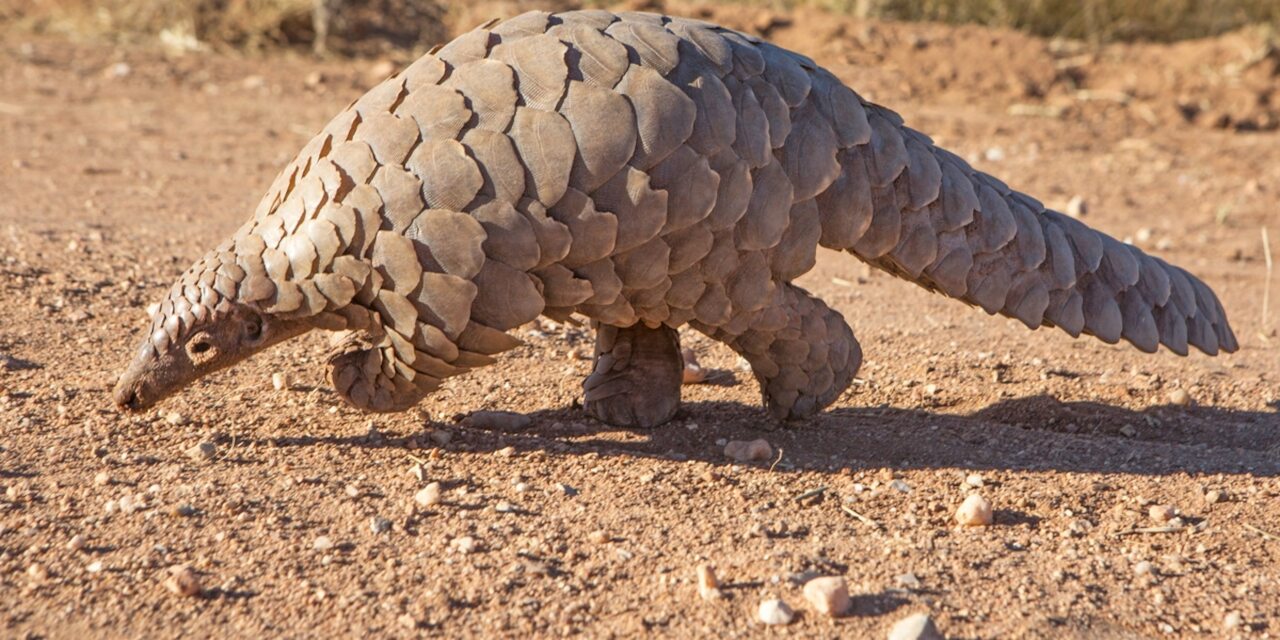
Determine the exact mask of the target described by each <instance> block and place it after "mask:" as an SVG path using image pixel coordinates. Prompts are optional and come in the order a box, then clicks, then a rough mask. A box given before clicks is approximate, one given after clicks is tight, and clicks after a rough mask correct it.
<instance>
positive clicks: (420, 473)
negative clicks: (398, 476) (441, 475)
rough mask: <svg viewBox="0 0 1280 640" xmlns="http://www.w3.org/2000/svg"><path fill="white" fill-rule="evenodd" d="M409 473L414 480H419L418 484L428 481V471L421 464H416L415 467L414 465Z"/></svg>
mask: <svg viewBox="0 0 1280 640" xmlns="http://www.w3.org/2000/svg"><path fill="white" fill-rule="evenodd" d="M409 473H410V474H411V475H412V476H413V477H414V478H417V479H418V482H422V481H423V480H426V479H427V470H426V468H425V467H423V466H422V465H420V464H415V465H413V466H412V467H410V468H409Z"/></svg>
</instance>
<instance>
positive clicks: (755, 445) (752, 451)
mask: <svg viewBox="0 0 1280 640" xmlns="http://www.w3.org/2000/svg"><path fill="white" fill-rule="evenodd" d="M724 455H726V456H728V457H730V458H733V459H734V460H737V461H738V462H753V461H759V460H770V459H772V458H773V447H771V446H769V442H768V441H767V440H765V439H763V438H761V439H758V440H751V441H746V440H730V441H729V443H728V444H726V445H724Z"/></svg>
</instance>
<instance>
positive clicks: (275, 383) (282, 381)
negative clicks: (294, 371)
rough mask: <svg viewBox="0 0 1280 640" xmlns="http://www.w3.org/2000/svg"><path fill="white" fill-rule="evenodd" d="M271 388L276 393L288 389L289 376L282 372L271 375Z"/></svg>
mask: <svg viewBox="0 0 1280 640" xmlns="http://www.w3.org/2000/svg"><path fill="white" fill-rule="evenodd" d="M271 386H272V387H275V390H276V391H284V390H285V389H288V388H289V374H287V373H284V372H278V373H273V374H271Z"/></svg>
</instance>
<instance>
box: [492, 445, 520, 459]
mask: <svg viewBox="0 0 1280 640" xmlns="http://www.w3.org/2000/svg"><path fill="white" fill-rule="evenodd" d="M494 453H495V454H497V455H498V457H500V458H511V457H514V456H515V455H516V448H515V447H503V448H501V449H498V450H497V451H495V452H494Z"/></svg>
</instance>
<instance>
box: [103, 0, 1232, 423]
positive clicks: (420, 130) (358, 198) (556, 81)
mask: <svg viewBox="0 0 1280 640" xmlns="http://www.w3.org/2000/svg"><path fill="white" fill-rule="evenodd" d="M819 245H821V246H823V247H827V248H830V249H836V250H845V251H849V252H851V253H853V254H854V255H856V256H857V257H858V258H860V259H862V260H864V261H867V262H869V263H870V264H872V265H874V266H876V267H879V268H881V269H884V270H886V271H889V272H891V273H893V274H895V275H898V276H900V277H902V278H905V279H907V280H911V281H913V282H915V283H917V284H919V285H921V286H924V287H926V288H928V289H931V290H933V291H937V292H940V293H943V294H946V295H948V296H951V297H953V298H958V299H960V300H963V301H965V302H967V303H969V304H971V305H975V306H979V307H981V308H982V309H984V310H986V311H987V312H988V313H1001V314H1004V315H1006V316H1010V317H1013V318H1017V319H1018V320H1020V321H1022V322H1023V323H1025V324H1026V325H1027V326H1028V327H1030V328H1033V329H1034V328H1036V327H1039V326H1042V325H1049V326H1057V327H1060V328H1062V329H1063V330H1064V331H1066V332H1068V333H1070V334H1071V335H1072V336H1077V335H1079V334H1081V333H1087V334H1091V335H1094V336H1097V337H1098V338H1101V339H1102V340H1104V341H1107V342H1112V343H1114V342H1116V341H1118V340H1119V339H1121V338H1123V339H1125V340H1128V341H1129V342H1131V343H1133V344H1134V345H1136V346H1137V347H1139V348H1140V349H1142V350H1144V351H1148V352H1150V351H1155V350H1156V348H1157V346H1158V345H1159V344H1164V345H1165V346H1166V347H1168V348H1169V349H1170V350H1172V351H1174V352H1176V353H1179V354H1186V352H1187V345H1188V344H1190V345H1193V346H1196V347H1198V348H1199V349H1200V350H1202V351H1204V352H1206V353H1209V354H1214V353H1217V352H1218V351H1219V350H1226V351H1232V350H1234V349H1235V348H1236V340H1235V337H1234V336H1233V334H1232V332H1231V329H1230V327H1229V326H1228V324H1227V320H1226V316H1225V314H1224V312H1223V309H1222V306H1221V305H1220V303H1219V302H1218V300H1217V298H1216V297H1215V296H1214V294H1213V293H1212V292H1211V291H1210V290H1209V288H1208V287H1207V286H1205V285H1204V284H1203V283H1202V282H1201V281H1200V280H1198V279H1196V278H1195V277H1193V276H1191V275H1190V274H1188V273H1187V272H1185V271H1183V270H1182V269H1179V268H1177V267H1174V266H1171V265H1169V264H1167V263H1165V262H1163V261H1161V260H1160V259H1158V258H1153V257H1151V256H1148V255H1146V254H1144V253H1142V252H1141V251H1139V250H1137V249H1135V248H1134V247H1132V246H1129V245H1126V244H1123V243H1120V242H1118V241H1116V240H1114V239H1112V238H1110V237H1108V236H1106V235H1103V234H1101V233H1098V232H1095V231H1093V230H1091V229H1089V228H1088V227H1086V226H1085V225H1083V224H1082V223H1080V222H1079V221H1077V220H1075V219H1073V218H1070V217H1067V216H1064V215H1061V214H1059V213H1056V212H1054V211H1049V210H1046V209H1045V207H1044V205H1042V204H1041V203H1040V202H1038V201H1037V200H1035V199H1034V198H1031V197H1029V196H1026V195H1024V194H1022V193H1019V192H1017V191H1014V190H1012V189H1010V188H1009V187H1008V186H1006V185H1005V184H1004V183H1003V182H1001V181H999V180H997V179H996V178H993V177H991V176H989V175H986V174H984V173H982V172H979V171H977V170H975V169H973V168H972V167H970V166H969V165H968V164H967V163H966V162H965V161H964V160H962V159H961V158H959V157H957V156H955V155H953V154H951V153H948V152H947V151H944V150H942V149H940V148H938V147H935V146H934V145H933V143H932V141H931V140H930V139H929V138H928V137H927V136H925V135H924V134H921V133H919V132H917V131H914V130H912V129H910V128H907V127H905V126H904V125H903V121H902V119H901V118H900V117H899V116H898V115H897V114H895V113H893V112H892V111H889V110H887V109H885V108H883V107H880V106H877V105H874V104H871V103H868V102H866V101H864V100H862V99H861V98H859V97H858V95H857V94H855V93H854V92H853V91H852V90H850V89H849V88H847V87H845V86H844V85H843V84H841V83H840V82H839V81H838V80H837V79H836V78H835V77H834V76H833V75H832V74H830V73H829V72H827V71H826V70H824V69H822V68H820V67H819V66H818V65H816V64H815V63H814V62H813V61H812V60H810V59H808V58H806V57H804V56H802V55H799V54H796V53H793V52H790V51H786V50H784V49H781V48H779V47H776V46H773V45H771V44H769V43H767V42H764V41H762V40H760V39H757V38H754V37H752V36H749V35H745V34H742V33H738V32H735V31H731V30H728V29H724V28H721V27H718V26H715V25H711V24H707V23H703V22H698V21H694V20H687V19H683V18H674V17H667V16H661V15H651V14H644V13H609V12H605V11H572V12H565V13H555V14H551V13H545V12H532V13H526V14H524V15H521V16H519V17H517V18H514V19H511V20H507V21H505V22H502V23H499V24H497V25H496V26H495V25H486V26H485V27H482V28H479V29H476V30H474V31H471V32H469V33H467V34H465V35H462V36H460V37H458V38H457V39H456V40H454V41H453V42H451V43H449V44H448V45H446V46H445V47H443V48H442V49H440V50H439V51H438V52H436V53H434V54H429V55H427V56H424V57H423V58H421V59H419V60H418V61H416V62H415V63H413V64H412V65H411V66H409V67H408V68H407V69H405V70H403V71H402V72H400V73H399V74H397V75H395V76H393V77H391V78H389V79H387V80H386V81H385V82H383V83H381V84H379V85H378V86H377V87H375V88H374V89H373V90H371V91H369V92H368V93H367V94H366V95H364V96H363V97H361V98H360V99H359V100H357V101H356V102H355V103H354V104H352V105H351V106H350V107H349V108H347V109H346V110H345V111H343V112H342V113H341V114H339V115H338V116H337V117H336V118H334V119H333V121H332V122H330V123H329V124H328V125H327V126H326V127H325V128H324V130H323V131H322V132H321V133H320V134H319V135H317V136H316V137H315V138H314V139H312V140H311V142H310V143H309V144H308V145H307V146H306V147H305V148H304V149H303V150H302V152H301V153H300V154H299V155H298V157H297V159H295V160H294V161H293V162H292V163H291V164H290V165H289V166H287V167H286V168H285V169H284V171H283V172H282V173H281V174H280V175H279V177H278V178H277V179H276V181H275V183H274V184H273V185H272V186H271V188H270V190H269V191H268V192H267V194H266V196H265V197H264V198H263V199H262V201H261V204H260V205H259V206H258V208H257V211H256V213H255V215H254V217H253V219H252V220H250V221H249V222H248V223H246V224H245V225H244V226H243V227H241V228H240V230H239V231H237V232H236V233H235V235H234V236H233V237H232V238H230V239H228V240H226V241H225V242H223V243H222V244H221V245H219V246H218V247H217V248H216V249H215V250H214V251H212V252H210V253H209V254H208V255H206V256H205V257H204V258H203V259H202V260H200V261H199V262H197V263H196V264H195V265H194V266H193V267H192V268H191V269H190V270H189V271H187V272H186V274H185V275H183V276H182V278H181V279H180V281H179V282H178V283H177V284H175V285H174V287H173V289H172V290H171V291H170V294H169V296H168V297H167V299H166V300H165V301H164V302H163V304H162V306H161V308H160V311H159V312H158V314H157V315H156V317H155V319H154V323H153V326H152V330H151V332H150V333H149V334H148V337H147V338H146V340H145V341H144V344H143V347H142V351H141V353H140V354H139V357H138V360H137V361H136V362H135V364H134V366H133V368H131V369H130V373H127V374H126V375H125V376H124V378H123V379H122V381H121V383H120V387H119V390H118V391H117V399H118V400H119V401H121V402H122V403H123V404H133V405H146V404H149V403H150V402H152V401H154V400H155V399H158V397H160V396H162V395H164V394H165V393H168V392H170V391H172V390H173V389H172V388H171V387H174V386H180V385H181V384H185V382H186V381H189V380H190V379H191V378H192V377H194V376H195V375H199V374H200V373H202V372H201V371H196V372H194V373H192V372H184V373H181V374H177V373H175V374H172V375H168V378H166V374H164V373H162V372H161V373H157V371H158V370H159V369H163V368H164V366H162V365H159V364H150V365H148V364H147V363H148V362H154V361H156V360H158V359H163V357H162V356H163V355H164V354H166V353H171V352H177V351H180V350H181V349H183V348H184V345H190V344H191V343H192V341H193V339H194V338H193V336H196V335H199V334H201V332H202V331H206V329H207V328H208V327H211V326H216V325H217V324H218V323H219V322H220V319H222V318H226V317H230V316H233V315H235V316H237V317H240V318H242V319H243V317H249V318H251V320H250V325H249V326H251V328H250V329H247V330H243V331H241V333H242V334H243V333H245V332H246V331H247V332H249V333H250V334H251V336H250V337H252V338H255V339H257V340H258V342H256V343H254V344H253V346H254V347H255V349H256V348H257V347H258V346H260V344H261V343H264V342H268V341H277V340H279V339H284V338H287V337H289V336H291V335H296V334H297V333H301V332H303V331H306V330H308V329H311V328H325V329H332V330H344V331H347V332H348V333H347V335H346V338H345V340H344V341H343V342H342V345H341V347H340V349H339V353H338V354H337V355H336V356H335V357H334V358H333V360H332V363H333V369H332V382H333V385H334V387H335V389H336V390H337V392H338V393H339V394H341V395H343V396H344V397H345V398H347V399H348V400H349V401H350V402H352V403H353V404H355V405H357V406H359V407H363V408H366V409H369V410H374V411H391V410H400V409H404V408H407V407H409V406H411V405H413V404H415V403H416V402H418V401H419V400H420V399H421V398H422V397H423V396H424V395H425V394H426V393H428V392H430V391H432V390H434V389H436V388H437V387H438V386H439V385H440V383H441V381H442V380H444V379H445V378H448V377H450V376H453V375H456V374H459V373H462V372H465V371H467V370H469V369H472V368H475V367H478V366H482V365H485V364H488V363H490V362H492V361H493V356H494V355H496V354H498V353H500V352H502V351H504V350H507V349H510V348H512V347H513V346H515V345H517V344H518V341H517V340H515V339H514V338H512V337H510V336H508V335H507V333H506V332H507V331H508V330H510V329H513V328H515V327H517V326H519V325H521V324H524V323H526V322H529V321H530V320H533V319H534V318H536V317H537V316H539V315H540V314H545V315H548V316H551V317H558V318H563V317H566V316H568V315H570V314H571V313H574V312H577V313H580V314H582V315H584V316H586V317H588V318H590V319H591V320H592V321H593V322H594V323H596V324H597V326H598V327H600V328H601V329H602V331H601V332H600V338H599V341H598V344H597V366H596V374H593V378H592V379H588V382H587V384H586V388H587V400H588V409H589V410H592V412H593V413H595V414H596V415H597V416H599V417H601V418H603V419H605V420H608V421H611V422H616V423H622V424H644V425H649V424H655V423H658V422H661V421H663V420H666V419H667V418H669V417H670V414H671V413H672V412H673V411H674V407H675V403H676V402H678V397H679V384H678V382H676V383H675V385H674V386H672V385H671V384H670V383H669V381H670V375H672V374H671V371H672V366H673V365H672V361H673V358H674V359H675V362H677V363H678V358H679V351H678V347H676V348H675V350H673V345H674V344H675V343H674V340H675V338H674V335H675V334H674V328H676V327H679V326H681V325H684V324H689V325H691V326H693V327H694V328H696V329H697V330H699V331H701V332H703V333H705V334H707V335H708V336H711V337H713V338H715V339H717V340H720V341H722V342H724V343H725V344H727V345H729V346H730V347H732V348H733V349H734V350H736V351H737V352H738V353H740V354H741V355H742V356H744V357H745V358H746V359H747V360H748V361H749V362H750V364H751V366H752V368H753V370H754V373H755V375H756V377H757V379H758V380H759V381H760V384H761V388H762V393H763V396H764V399H765V402H766V405H767V406H768V407H769V408H770V409H771V411H772V412H773V413H774V414H775V415H777V416H779V417H784V418H785V417H803V416H807V415H811V414H813V413H815V412H816V411H819V410H821V409H822V408H823V407H825V406H826V405H828V404H830V403H831V402H832V401H834V400H835V398H836V397H837V396H838V395H839V394H840V393H841V392H842V391H843V390H844V389H845V388H846V387H847V385H848V384H849V382H850V380H851V379H852V377H853V375H854V373H855V371H856V370H857V367H858V365H859V364H860V361H861V352H860V350H859V347H858V344H857V342H856V341H855V340H854V337H853V334H852V332H851V331H850V329H849V327H848V325H847V324H846V323H845V321H844V320H843V318H842V317H841V316H840V315H839V314H838V313H836V312H835V311H833V310H831V309H830V308H829V307H827V306H826V305H825V304H824V303H823V302H822V301H821V300H818V299H816V298H814V297H813V296H811V295H810V294H808V293H807V292H805V291H804V290H802V289H800V288H798V287H796V286H795V285H793V284H791V280H793V279H794V278H796V277H797V276H799V275H801V274H803V273H805V272H806V271H808V270H809V269H810V268H812V267H813V266H814V261H815V251H816V249H817V247H818V246H819ZM255 322H256V323H257V324H256V325H254V323H255ZM264 325H265V326H268V327H273V326H274V327H275V329H274V330H275V334H274V335H273V336H271V339H270V340H266V339H263V338H262V337H261V336H258V335H257V334H252V331H253V330H254V329H253V327H256V328H257V329H258V330H259V331H261V330H262V327H263V326H264ZM654 332H656V334H655V333H654ZM196 342H200V341H199V340H197V341H196ZM205 343H206V347H205V348H206V349H207V348H209V347H208V346H207V340H205ZM215 346H217V345H215ZM186 348H187V351H188V352H189V353H187V360H189V361H191V363H192V364H191V366H192V367H194V368H195V369H200V368H201V367H202V366H203V367H206V368H213V367H220V366H225V365H226V364H230V363H231V362H232V361H234V360H236V359H239V358H240V357H243V355H245V354H233V356H234V357H233V356H226V357H223V358H221V359H219V360H216V361H212V362H211V363H210V364H209V365H204V364H202V363H203V361H202V360H201V359H200V357H199V354H197V353H195V352H194V351H192V350H191V348H190V347H189V346H187V347H186ZM222 348H226V347H225V345H224V346H223V347H222ZM250 351H251V350H250ZM170 360H171V361H174V362H179V364H180V361H182V360H183V358H182V357H181V354H175V355H172V357H171V358H170ZM165 366H170V367H177V366H178V365H177V364H171V365H165ZM675 366H676V368H675V374H674V375H676V379H677V380H678V375H679V369H678V365H675ZM148 380H149V381H148ZM672 393H674V394H675V395H674V398H672ZM144 396H145V397H144ZM610 398H613V399H614V400H609V399H610ZM609 402H615V404H617V403H621V405H622V406H609ZM593 403H594V404H593ZM639 405H645V406H648V407H657V408H656V409H648V410H646V409H643V408H642V407H640V406H639Z"/></svg>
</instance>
